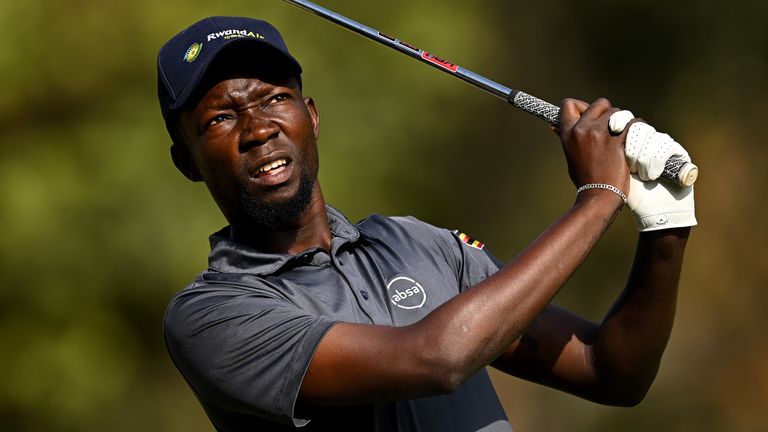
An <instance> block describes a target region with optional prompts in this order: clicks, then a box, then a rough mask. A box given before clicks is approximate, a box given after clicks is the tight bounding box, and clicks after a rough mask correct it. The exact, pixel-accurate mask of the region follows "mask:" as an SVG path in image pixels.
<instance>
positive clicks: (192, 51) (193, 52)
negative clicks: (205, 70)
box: [184, 42, 203, 63]
mask: <svg viewBox="0 0 768 432" xmlns="http://www.w3.org/2000/svg"><path fill="white" fill-rule="evenodd" d="M202 50H203V44H201V43H200V42H195V43H193V44H192V45H191V46H190V47H189V48H187V52H186V53H185V54H184V61H185V62H187V63H192V62H193V61H195V59H196V58H197V56H199V55H200V51H202Z"/></svg>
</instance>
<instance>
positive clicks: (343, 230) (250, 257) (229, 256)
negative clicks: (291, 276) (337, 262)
mask: <svg viewBox="0 0 768 432" xmlns="http://www.w3.org/2000/svg"><path fill="white" fill-rule="evenodd" d="M325 209H326V212H327V214H328V225H329V226H330V228H331V234H332V235H333V239H332V241H331V253H335V252H336V250H338V248H339V247H340V246H341V245H342V244H345V243H348V242H354V241H357V240H358V239H359V238H360V232H359V231H358V230H357V228H356V227H355V225H353V224H352V223H351V222H350V221H349V220H348V219H347V218H346V217H345V216H344V215H343V214H341V212H340V211H338V210H336V209H335V208H333V207H331V206H329V205H326V206H325ZM229 234H230V227H229V226H227V227H224V228H222V229H221V230H219V231H218V232H216V233H214V234H212V235H211V236H210V237H209V241H210V244H211V254H210V255H209V256H208V266H209V267H210V269H212V270H215V271H219V272H223V273H249V274H256V275H266V274H270V273H274V272H276V271H278V270H279V269H280V268H282V267H283V266H285V265H286V264H288V263H289V262H291V261H293V260H296V259H299V258H302V257H305V256H309V255H311V254H312V253H314V252H317V251H319V249H318V248H311V249H308V250H306V251H304V252H301V253H299V254H297V255H290V254H271V253H264V252H261V251H259V250H258V249H255V248H253V247H250V246H246V245H243V244H240V243H236V242H234V241H232V240H231V239H230V238H229Z"/></svg>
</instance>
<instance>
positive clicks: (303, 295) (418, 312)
mask: <svg viewBox="0 0 768 432" xmlns="http://www.w3.org/2000/svg"><path fill="white" fill-rule="evenodd" d="M307 258H308V262H307V264H306V265H301V266H296V267H294V268H292V269H291V270H290V271H287V272H284V273H281V274H280V275H275V276H269V277H267V278H265V280H266V282H267V283H268V284H270V286H271V287H272V288H273V289H275V290H277V291H279V292H280V294H281V295H282V296H285V297H286V298H288V299H289V300H290V301H292V302H293V303H295V304H296V305H297V306H298V307H299V308H301V309H302V310H305V311H308V312H312V313H316V314H320V315H324V316H328V317H330V318H333V319H339V320H342V321H346V322H357V323H367V324H379V325H394V326H403V325H408V324H412V323H414V322H416V321H418V320H420V319H421V318H423V317H424V316H425V315H426V314H428V313H429V312H431V311H432V310H434V309H435V308H437V307H438V306H440V305H441V304H443V303H445V302H446V301H447V300H449V299H450V298H452V297H454V296H455V295H457V294H458V293H459V284H458V279H457V276H456V271H455V270H454V266H452V265H451V263H450V262H449V261H448V260H447V259H446V258H445V256H444V255H442V254H441V253H436V252H435V251H434V250H430V249H428V248H424V247H417V246H413V247H411V248H409V247H403V246H399V247H397V248H395V247H393V246H392V245H390V244H387V243H385V242H366V243H364V244H358V245H353V246H350V247H346V248H343V249H341V250H339V251H337V252H336V253H335V254H332V255H326V254H323V256H312V257H307Z"/></svg>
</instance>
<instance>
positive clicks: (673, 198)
mask: <svg viewBox="0 0 768 432" xmlns="http://www.w3.org/2000/svg"><path fill="white" fill-rule="evenodd" d="M636 124H637V123H636ZM627 206H628V207H629V208H630V209H631V210H632V214H633V216H634V217H635V224H636V225H637V230H638V231H640V232H644V231H656V230H662V229H668V228H679V227H687V226H694V225H696V224H697V222H696V214H695V212H694V202H693V186H690V187H687V188H683V187H680V186H677V185H674V184H671V183H670V182H666V181H652V180H651V181H645V182H644V181H642V180H641V179H640V177H639V176H638V175H637V174H631V175H630V179H629V195H628V196H627Z"/></svg>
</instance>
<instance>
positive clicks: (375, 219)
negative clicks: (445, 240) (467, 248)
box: [356, 213, 449, 235]
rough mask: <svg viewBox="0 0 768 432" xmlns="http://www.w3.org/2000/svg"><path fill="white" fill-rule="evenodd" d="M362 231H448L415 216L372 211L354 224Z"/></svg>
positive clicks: (415, 232)
mask: <svg viewBox="0 0 768 432" xmlns="http://www.w3.org/2000/svg"><path fill="white" fill-rule="evenodd" d="M356 226H357V228H358V230H360V231H361V232H363V233H368V234H372V233H378V234H389V233H393V232H399V233H405V234H408V233H412V234H415V235H425V234H431V235H440V234H442V233H449V231H448V230H446V229H444V228H439V227H436V226H434V225H432V224H430V223H427V222H424V221H422V220H421V219H418V218H416V217H415V216H384V215H381V214H378V213H374V214H372V215H370V216H368V217H367V218H365V219H363V220H362V221H360V222H358V223H357V224H356Z"/></svg>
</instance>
